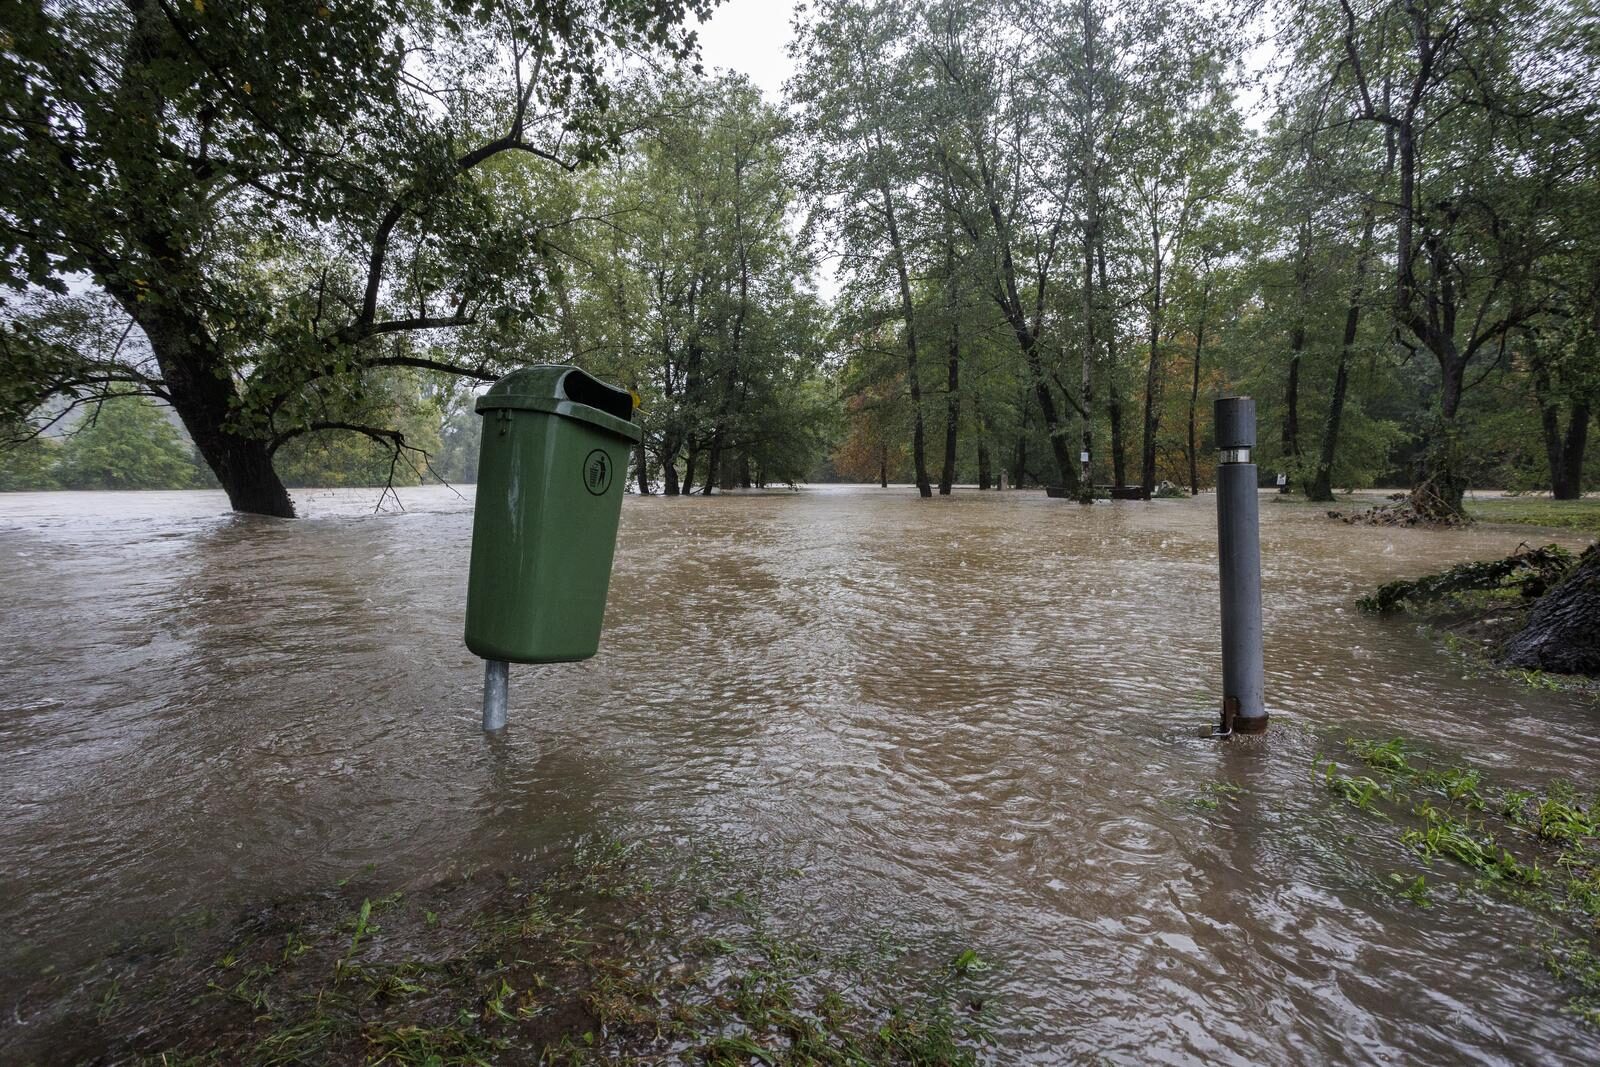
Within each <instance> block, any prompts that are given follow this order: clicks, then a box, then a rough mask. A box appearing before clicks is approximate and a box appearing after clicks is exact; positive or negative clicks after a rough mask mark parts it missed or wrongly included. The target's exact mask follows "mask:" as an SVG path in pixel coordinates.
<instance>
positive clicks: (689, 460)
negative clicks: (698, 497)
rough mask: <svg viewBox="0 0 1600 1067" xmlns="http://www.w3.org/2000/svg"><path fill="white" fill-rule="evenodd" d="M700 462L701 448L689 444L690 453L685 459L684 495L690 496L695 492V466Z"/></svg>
mask: <svg viewBox="0 0 1600 1067" xmlns="http://www.w3.org/2000/svg"><path fill="white" fill-rule="evenodd" d="M699 462H700V450H699V449H698V448H696V447H694V446H693V445H690V446H689V454H688V455H687V456H685V457H684V460H683V495H684V496H690V495H692V494H693V493H694V468H695V464H697V463H699Z"/></svg>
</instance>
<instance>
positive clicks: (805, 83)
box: [791, 0, 933, 497]
mask: <svg viewBox="0 0 1600 1067" xmlns="http://www.w3.org/2000/svg"><path fill="white" fill-rule="evenodd" d="M911 17H912V12H911V11H910V10H908V8H907V6H905V5H898V4H867V3H861V2H858V0H825V2H823V3H821V4H819V5H818V6H817V9H816V12H815V13H814V15H813V17H812V18H811V19H810V20H809V21H807V22H805V23H803V24H802V25H800V26H799V27H798V30H797V34H796V44H795V47H794V51H795V57H796V61H797V63H796V65H797V68H798V69H797V71H796V73H795V77H794V81H793V84H792V86H791V95H792V96H793V98H794V99H795V101H796V102H797V103H798V104H799V105H800V107H801V112H800V130H801V132H802V135H803V136H804V138H805V139H806V141H807V143H808V144H809V145H810V151H809V158H808V159H807V161H806V174H807V186H808V191H809V193H810V195H811V197H812V198H813V199H814V200H816V201H819V202H821V203H823V204H824V205H825V209H824V210H825V215H824V222H823V225H824V226H825V227H826V228H827V229H828V231H829V232H830V234H831V236H832V238H833V240H834V241H835V242H837V243H838V245H839V246H840V249H841V252H842V254H843V256H844V257H845V263H846V268H847V271H848V272H849V274H850V276H851V284H853V285H854V286H856V287H857V288H859V289H861V290H863V293H864V294H865V293H872V294H873V295H882V294H884V293H885V292H886V291H888V292H892V293H893V297H892V298H891V299H890V301H885V303H892V306H893V307H894V308H895V311H896V313H897V314H898V316H899V320H900V329H901V343H902V344H903V345H904V351H905V373H904V380H905V387H906V390H907V392H908V394H909V396H910V399H911V421H912V444H911V458H912V464H913V470H914V474H915V478H916V484H917V491H918V493H920V494H921V495H922V496H924V497H927V496H932V495H933V490H932V487H931V483H930V481H929V478H928V463H927V446H926V429H925V425H924V418H923V411H922V367H921V347H920V336H919V331H918V325H919V323H918V315H917V308H916V300H915V298H914V294H913V284H912V280H913V274H914V273H915V271H916V270H917V265H916V263H915V262H914V257H915V256H916V254H917V250H916V248H915V245H914V242H915V241H916V240H917V237H918V231H919V230H920V228H921V221H920V220H919V218H918V214H917V208H916V206H915V205H914V204H913V203H912V202H911V198H910V195H909V194H908V192H907V188H908V187H909V186H910V185H911V184H912V183H913V182H914V180H915V175H916V171H915V169H914V167H913V164H914V163H915V161H916V153H915V152H914V151H913V149H912V146H911V144H910V139H909V135H910V134H911V133H912V131H913V129H914V128H915V126H916V122H915V117H914V115H913V114H912V113H911V111H910V105H911V104H912V103H913V102H914V100H915V97H914V95H913V94H914V93H915V88H914V84H915V83H914V82H913V80H912V79H913V71H912V69H911V67H910V65H909V64H908V62H907V59H906V48H905V39H906V36H907V34H908V33H909V32H910V19H911ZM875 303H876V302H875Z"/></svg>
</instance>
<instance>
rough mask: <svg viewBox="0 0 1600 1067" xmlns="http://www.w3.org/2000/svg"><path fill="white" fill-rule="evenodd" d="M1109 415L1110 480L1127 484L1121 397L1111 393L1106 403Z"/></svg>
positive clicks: (1125, 445)
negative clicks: (1108, 401)
mask: <svg viewBox="0 0 1600 1067" xmlns="http://www.w3.org/2000/svg"><path fill="white" fill-rule="evenodd" d="M1107 408H1108V412H1107V413H1108V414H1109V415H1110V417H1111V480H1112V481H1113V482H1115V483H1116V484H1117V485H1127V484H1128V449H1127V442H1126V441H1125V440H1124V439H1123V436H1122V398H1121V397H1119V396H1115V395H1113V396H1112V397H1111V403H1110V404H1109V405H1107Z"/></svg>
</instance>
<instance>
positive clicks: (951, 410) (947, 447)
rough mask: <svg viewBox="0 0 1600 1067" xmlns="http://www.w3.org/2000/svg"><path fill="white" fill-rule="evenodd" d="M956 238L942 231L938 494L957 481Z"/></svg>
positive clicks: (958, 348)
mask: <svg viewBox="0 0 1600 1067" xmlns="http://www.w3.org/2000/svg"><path fill="white" fill-rule="evenodd" d="M955 260H956V254H955V239H954V238H953V237H952V236H951V235H950V234H949V233H948V232H947V233H946V234H945V258H944V263H945V275H946V281H945V301H944V310H945V314H946V315H947V316H948V317H949V319H950V350H949V352H948V354H947V355H946V358H945V372H946V373H945V403H944V466H943V467H942V468H941V469H940V471H939V495H940V496H949V495H950V487H951V486H952V485H953V484H954V483H955V480H956V431H957V426H958V424H959V423H960V421H961V323H960V320H959V319H958V317H957V308H956V262H955Z"/></svg>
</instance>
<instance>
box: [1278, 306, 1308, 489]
mask: <svg viewBox="0 0 1600 1067" xmlns="http://www.w3.org/2000/svg"><path fill="white" fill-rule="evenodd" d="M1305 343H1306V334H1305V331H1304V330H1302V329H1299V328H1296V329H1295V331H1294V337H1293V339H1292V340H1291V341H1290V344H1291V346H1292V347H1291V348H1290V351H1291V353H1292V354H1291V355H1290V356H1289V381H1288V384H1286V385H1285V386H1284V390H1283V465H1284V476H1283V484H1282V485H1280V486H1279V487H1278V492H1280V493H1287V492H1288V491H1289V483H1290V481H1291V480H1292V474H1293V471H1292V468H1293V466H1294V464H1295V462H1296V461H1297V460H1298V459H1299V458H1300V351H1301V349H1302V348H1303V347H1304V346H1305Z"/></svg>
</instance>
